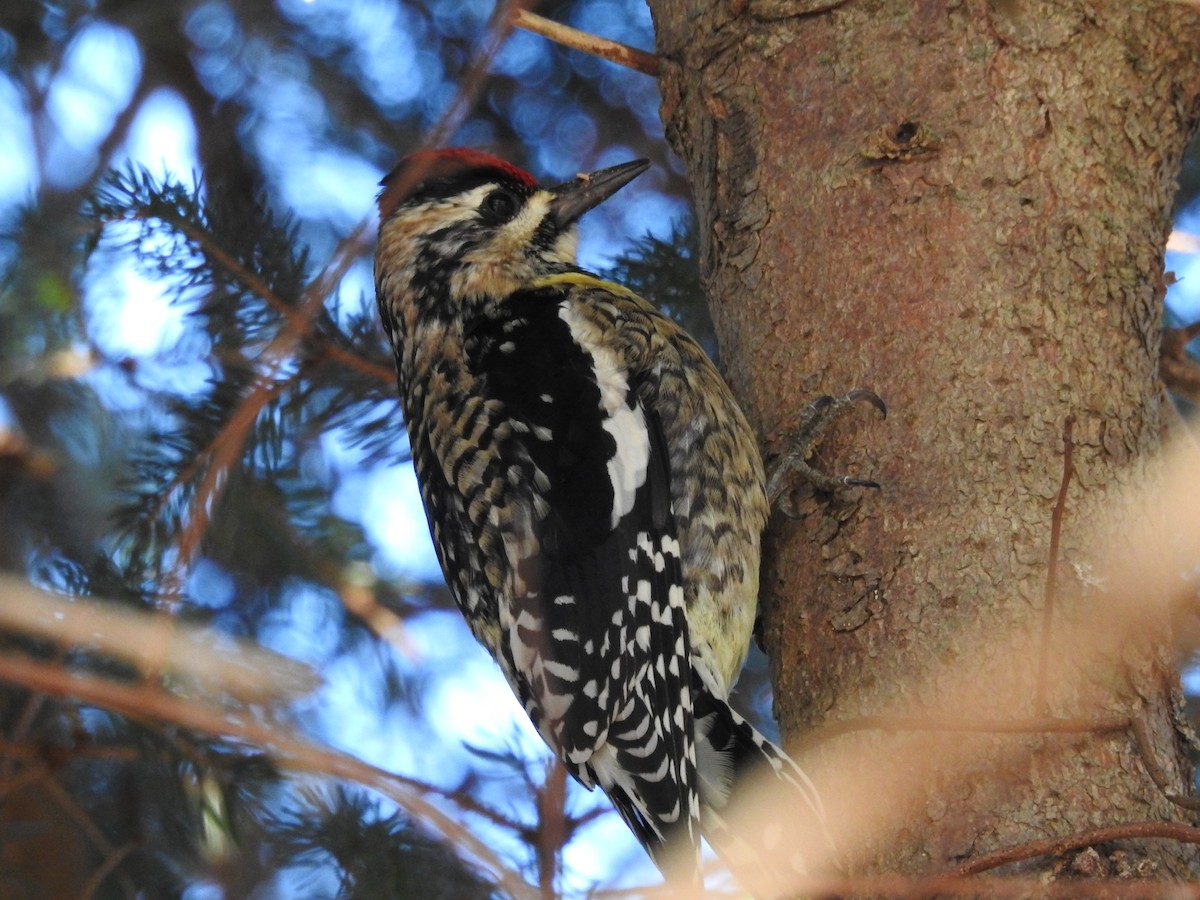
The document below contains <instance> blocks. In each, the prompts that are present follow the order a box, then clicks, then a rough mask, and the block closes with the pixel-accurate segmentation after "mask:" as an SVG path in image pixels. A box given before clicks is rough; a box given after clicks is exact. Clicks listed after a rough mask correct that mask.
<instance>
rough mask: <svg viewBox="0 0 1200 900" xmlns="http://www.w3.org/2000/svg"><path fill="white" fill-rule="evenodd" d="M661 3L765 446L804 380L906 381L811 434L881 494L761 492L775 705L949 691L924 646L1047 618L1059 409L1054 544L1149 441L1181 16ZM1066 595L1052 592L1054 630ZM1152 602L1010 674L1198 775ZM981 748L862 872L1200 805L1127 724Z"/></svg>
mask: <svg viewBox="0 0 1200 900" xmlns="http://www.w3.org/2000/svg"><path fill="white" fill-rule="evenodd" d="M650 6H651V8H652V11H653V13H654V17H655V24H656V28H657V33H658V50H659V54H660V56H661V57H662V59H663V63H664V69H663V75H662V89H663V95H664V98H665V99H664V105H663V118H664V121H665V122H666V125H667V129H668V134H669V136H670V139H671V140H672V142H673V144H674V146H675V149H676V150H677V151H678V152H679V153H680V155H681V156H682V158H683V159H684V161H685V162H686V165H687V168H688V171H689V174H690V176H691V180H692V185H693V190H694V192H695V198H696V203H697V206H698V209H699V216H700V222H701V228H702V234H703V235H704V245H703V253H704V266H705V273H706V278H707V285H708V288H709V291H710V298H711V301H712V305H713V310H714V320H715V322H716V326H717V331H718V336H719V339H720V343H721V352H722V361H723V364H724V366H725V369H726V374H727V377H728V378H729V380H730V383H731V385H732V386H733V388H734V391H735V393H736V394H737V395H738V397H739V398H740V399H741V400H742V401H743V403H744V405H745V407H746V410H747V413H748V415H749V416H750V418H751V420H752V421H753V422H755V424H756V425H757V427H759V428H760V430H761V434H762V436H763V438H764V442H765V443H769V438H770V436H773V435H779V434H786V433H787V431H788V429H789V426H790V424H791V423H792V422H793V421H794V420H795V417H796V416H797V415H798V413H799V411H800V410H801V409H802V408H803V406H804V404H805V403H806V402H807V401H808V400H809V399H811V398H812V397H813V396H814V395H816V394H818V393H822V392H830V393H840V392H843V391H845V390H847V389H849V388H851V387H871V388H874V389H876V390H877V391H878V392H879V393H880V394H881V395H883V396H884V398H885V399H886V400H887V402H888V404H889V406H890V408H891V415H890V416H889V418H888V420H887V421H886V422H882V423H881V422H878V420H877V417H874V416H873V414H871V413H870V412H869V411H864V412H863V413H862V414H861V415H859V416H857V417H855V418H852V419H847V420H843V422H842V423H841V424H840V425H839V426H838V428H837V429H836V432H837V433H836V436H834V437H833V438H832V439H831V440H829V441H827V443H826V445H825V448H824V450H823V452H822V454H821V464H822V466H823V467H824V468H825V469H826V470H829V471H834V470H836V471H838V472H852V473H854V474H858V475H863V476H867V477H872V478H876V479H877V480H879V481H880V482H881V483H882V484H883V485H884V488H883V490H882V491H881V492H879V493H862V492H859V493H857V494H855V493H849V494H847V495H845V496H843V497H839V498H836V499H831V498H823V497H814V498H812V499H810V500H809V501H808V502H807V504H806V509H807V511H808V515H806V516H805V517H804V518H803V519H801V520H798V521H790V520H785V519H782V518H781V517H779V516H776V517H775V519H773V520H772V527H771V529H770V533H769V552H768V559H767V562H766V564H765V566H764V613H765V642H766V649H767V651H768V653H769V655H770V656H771V658H772V665H773V674H774V679H775V687H776V696H777V707H778V713H779V716H780V721H781V726H782V728H783V731H784V734H785V735H786V736H788V737H790V738H792V739H798V738H801V737H802V736H804V735H805V734H808V733H810V732H811V731H812V729H813V728H814V727H815V726H818V725H820V724H823V723H824V724H828V723H829V722H838V721H846V720H852V719H854V718H855V717H858V716H862V715H879V714H887V713H889V712H890V711H892V710H894V709H895V708H896V707H897V704H899V703H900V702H901V701H903V703H904V704H906V705H907V706H906V708H911V707H913V706H914V705H915V707H916V708H921V706H922V704H924V703H926V702H928V703H929V704H935V703H936V702H937V701H938V697H937V693H938V685H939V681H938V679H937V678H933V679H932V680H930V679H926V680H924V681H922V680H921V679H922V677H924V676H926V675H927V674H928V673H929V672H931V671H934V670H935V669H936V668H937V667H939V666H946V665H950V666H954V665H962V666H971V667H978V668H979V669H981V670H983V671H987V670H988V669H989V667H992V666H1002V665H1003V663H1004V660H1003V659H996V658H994V657H996V656H997V655H1000V654H1004V653H1007V652H1008V650H1007V649H1004V648H1008V647H1009V644H1008V643H1007V642H1005V641H999V640H998V641H997V642H996V645H995V646H990V645H989V643H988V642H987V641H982V642H981V641H979V640H978V635H979V634H980V633H983V634H985V635H986V634H993V633H994V634H996V635H1008V634H1010V633H1011V629H1012V628H1013V623H1017V622H1021V621H1022V620H1023V619H1028V620H1029V621H1030V623H1031V624H1030V627H1029V641H1031V642H1032V641H1038V640H1040V636H1039V634H1038V632H1037V627H1036V622H1037V621H1038V616H1039V615H1040V613H1039V612H1038V611H1039V610H1040V609H1041V607H1042V605H1043V602H1044V596H1045V580H1046V574H1047V566H1048V559H1049V544H1050V535H1051V517H1052V512H1053V509H1054V505H1055V498H1056V495H1057V492H1058V489H1059V485H1060V482H1061V479H1062V474H1063V440H1062V435H1063V427H1064V421H1065V420H1066V419H1067V417H1068V416H1073V417H1074V419H1075V424H1074V440H1075V443H1076V448H1075V454H1074V462H1075V466H1076V469H1077V471H1076V476H1075V478H1074V480H1073V481H1072V482H1071V483H1070V487H1069V491H1068V494H1067V508H1066V513H1067V514H1066V516H1065V518H1064V521H1063V532H1062V541H1063V543H1062V553H1061V558H1062V559H1064V560H1065V561H1067V562H1068V563H1080V564H1084V565H1086V564H1087V563H1088V555H1087V554H1088V552H1089V550H1088V548H1087V547H1086V546H1085V545H1084V534H1085V530H1086V529H1085V527H1084V526H1085V525H1086V524H1087V523H1088V521H1089V519H1091V518H1092V517H1095V516H1096V515H1098V514H1103V511H1104V510H1105V507H1106V497H1111V492H1112V491H1113V490H1114V489H1115V488H1118V487H1121V486H1123V485H1125V484H1127V483H1128V482H1129V481H1130V479H1131V478H1133V477H1135V476H1136V475H1138V474H1139V472H1141V471H1144V470H1145V469H1146V468H1147V466H1148V465H1150V463H1149V460H1151V459H1153V456H1154V454H1155V452H1156V450H1157V449H1158V425H1159V403H1160V389H1159V386H1158V383H1157V362H1158V348H1159V337H1158V335H1159V326H1160V316H1161V301H1162V296H1163V293H1164V286H1163V279H1162V254H1163V247H1164V241H1165V238H1166V235H1167V233H1168V229H1169V212H1170V207H1171V201H1172V196H1173V188H1174V179H1175V176H1176V173H1177V167H1178V164H1179V159H1180V156H1181V153H1182V151H1183V149H1184V147H1185V144H1186V142H1187V140H1188V138H1189V135H1190V134H1191V130H1192V127H1193V124H1194V122H1195V118H1196V114H1197V93H1198V91H1200V58H1198V57H1200V50H1198V48H1200V14H1198V13H1197V12H1196V11H1195V10H1193V9H1189V8H1185V7H1182V6H1179V5H1175V4H1169V3H1165V2H1149V3H1131V2H1128V0H1110V2H1102V0H1094V2H1084V0H1056V2H1049V0H1046V2H1038V0H991V2H987V0H842V2H811V0H810V2H783V0H776V2H771V0H758V2H756V0H741V2H738V0H732V2H703V3H701V2H696V0H650ZM1068 568H1069V567H1068ZM1083 594H1084V595H1085V598H1084V599H1083V600H1081V601H1079V602H1080V603H1086V591H1084V592H1083ZM1078 615H1079V610H1078V609H1076V610H1075V612H1072V611H1071V610H1070V609H1069V608H1068V609H1065V610H1064V611H1063V612H1062V613H1061V614H1060V615H1059V616H1058V618H1057V619H1056V628H1055V629H1054V631H1053V632H1052V633H1051V636H1050V640H1051V646H1052V647H1053V642H1054V641H1055V640H1069V637H1068V635H1069V626H1070V623H1071V621H1072V620H1073V617H1078ZM1162 624H1163V626H1164V627H1163V629H1161V630H1160V631H1159V639H1158V641H1157V645H1156V646H1155V648H1154V649H1153V650H1151V651H1150V652H1138V653H1132V652H1129V653H1125V654H1123V655H1122V658H1120V659H1114V660H1113V661H1112V663H1111V665H1108V666H1107V667H1105V668H1104V673H1103V674H1102V675H1098V674H1097V673H1096V672H1095V671H1091V670H1089V671H1088V672H1086V673H1081V677H1080V678H1078V679H1074V680H1071V681H1065V682H1062V683H1059V682H1056V683H1055V686H1054V688H1053V690H1051V691H1050V692H1049V697H1048V698H1047V702H1046V704H1045V705H1043V706H1041V707H1040V708H1039V706H1038V705H1036V704H1035V703H1034V694H1035V691H1036V685H1035V676H1034V674H1033V673H1032V672H1029V673H1027V677H1024V676H1022V677H1020V678H1017V679H1016V682H1017V683H1010V684H1006V685H1005V686H1006V687H1013V688H1015V689H1016V690H1018V691H1020V692H1023V696H1027V697H1028V698H1029V706H1028V709H1027V710H1025V714H1026V715H1030V716H1033V715H1038V714H1040V713H1041V712H1049V713H1050V714H1053V715H1059V716H1061V715H1071V714H1076V713H1077V712H1078V711H1079V710H1081V709H1085V708H1086V709H1087V710H1088V711H1089V713H1095V712H1096V711H1097V709H1100V710H1102V711H1104V712H1106V713H1111V714H1113V715H1135V716H1136V717H1138V718H1140V719H1142V720H1144V721H1145V722H1146V723H1147V731H1148V733H1149V735H1150V738H1151V743H1152V744H1153V755H1154V757H1155V759H1156V760H1157V762H1158V763H1159V764H1160V765H1161V766H1162V767H1163V768H1164V769H1165V770H1166V773H1167V777H1168V779H1169V781H1170V783H1171V786H1172V789H1174V790H1176V791H1178V792H1179V793H1187V792H1188V791H1189V790H1190V785H1191V781H1192V777H1193V776H1192V769H1191V766H1190V764H1189V763H1188V762H1187V760H1186V758H1185V755H1184V747H1183V746H1182V739H1181V738H1180V737H1179V736H1178V732H1177V729H1176V727H1175V724H1176V723H1175V722H1174V719H1173V713H1172V699H1173V697H1174V696H1175V695H1176V693H1177V687H1178V684H1177V675H1176V674H1175V670H1174V666H1173V662H1172V649H1171V646H1170V642H1169V637H1168V635H1167V632H1166V630H1165V623H1162ZM996 671H1001V669H996ZM1007 680H1008V681H1009V682H1012V679H1011V677H1009V678H1008V679H1007ZM985 684H986V683H985ZM1085 698H1086V701H1087V702H1086V703H1085ZM1089 703H1090V705H1088V704H1089ZM972 705H973V706H974V708H964V709H962V710H961V714H962V715H963V716H964V717H966V718H980V717H987V716H988V715H989V708H988V693H987V689H986V687H985V688H984V689H983V690H982V691H980V692H979V694H978V697H977V702H976V704H972ZM877 740H882V737H881V736H880V735H878V734H874V733H871V732H869V731H868V732H860V733H856V734H855V735H852V736H849V737H844V738H839V739H838V741H835V742H831V743H827V744H825V745H822V746H823V748H824V749H823V751H821V752H825V753H826V754H836V753H837V752H838V751H837V750H836V749H830V748H831V747H833V745H835V744H838V742H843V741H857V742H859V745H860V746H861V745H862V742H870V741H877ZM946 740H948V741H954V740H956V738H954V737H952V736H951V737H947V738H946ZM882 746H883V745H881V748H882ZM1014 746H1015V747H1017V748H1018V749H1019V750H1020V752H1019V753H1015V754H1014V752H1013V751H1014ZM880 752H881V754H883V753H886V752H887V751H886V750H883V749H881V751H880ZM973 752H976V753H977V754H978V756H979V759H978V764H977V771H978V773H980V774H979V776H976V777H972V778H970V779H966V780H964V779H963V777H962V773H961V772H958V773H956V774H953V775H950V776H947V777H946V778H944V779H943V778H938V777H936V776H935V777H932V778H930V779H929V782H928V783H927V784H925V785H923V788H922V789H923V792H924V794H925V802H924V804H923V805H922V807H921V808H920V810H919V813H918V814H917V815H914V816H911V817H909V818H908V820H907V821H906V822H904V824H903V825H902V826H898V827H897V829H896V830H895V831H894V832H893V833H891V834H889V835H887V836H886V837H881V838H877V839H875V840H874V842H873V843H871V844H870V846H869V847H868V848H866V850H865V852H863V853H862V854H861V856H860V857H859V858H860V862H861V864H862V866H863V867H864V868H867V869H879V868H886V869H890V870H898V871H910V872H913V871H929V870H938V869H941V868H944V867H945V866H946V865H947V864H948V863H950V862H953V861H956V860H961V859H966V858H970V857H971V856H973V855H976V854H978V853H982V852H986V851H990V850H994V849H996V848H999V847H1005V846H1009V845H1013V844H1017V843H1019V842H1021V841H1024V840H1029V839H1033V838H1042V837H1047V836H1052V835H1061V834H1068V833H1071V832H1073V831H1077V830H1080V829H1082V828H1085V827H1092V826H1097V825H1102V824H1114V823H1119V822H1127V821H1137V820H1147V819H1152V820H1175V821H1188V818H1187V814H1186V813H1184V812H1182V811H1180V810H1179V809H1178V808H1177V807H1175V806H1173V805H1172V804H1171V803H1170V802H1168V801H1167V800H1166V799H1165V798H1164V796H1163V792H1162V791H1161V790H1159V789H1158V788H1156V787H1155V785H1154V784H1153V783H1152V781H1151V780H1150V777H1149V776H1148V774H1147V770H1146V766H1145V764H1144V762H1143V760H1142V759H1141V757H1140V756H1139V754H1138V752H1137V749H1136V747H1135V745H1134V742H1133V740H1132V739H1131V737H1130V735H1129V733H1128V732H1126V731H1115V732H1109V733H1103V734H1088V733H1084V734H1073V735H1053V734H1033V735H1025V736H1020V735H1016V736H995V737H992V738H989V739H985V740H981V741H980V742H979V747H978V748H977V749H976V750H975V751H973ZM818 756H820V753H818ZM1093 857H1095V854H1089V856H1088V860H1089V865H1091V866H1092V868H1091V869H1089V871H1094V872H1099V873H1101V874H1104V873H1109V874H1118V870H1120V871H1122V872H1124V871H1136V872H1137V873H1139V874H1156V875H1158V876H1159V877H1163V876H1168V875H1170V874H1176V875H1194V874H1195V873H1196V872H1197V870H1198V867H1197V856H1196V854H1195V852H1194V848H1192V847H1188V846H1183V845H1178V844H1173V843H1169V842H1131V843H1129V844H1127V845H1122V846H1121V847H1117V848H1114V847H1111V846H1110V847H1107V848H1101V851H1100V856H1099V858H1098V862H1095V863H1094V865H1093V862H1092V861H1093ZM1058 864H1061V863H1055V862H1054V861H1046V860H1042V861H1041V863H1040V864H1039V865H1040V866H1041V867H1042V868H1049V867H1051V866H1052V865H1058ZM1130 867H1132V868H1130Z"/></svg>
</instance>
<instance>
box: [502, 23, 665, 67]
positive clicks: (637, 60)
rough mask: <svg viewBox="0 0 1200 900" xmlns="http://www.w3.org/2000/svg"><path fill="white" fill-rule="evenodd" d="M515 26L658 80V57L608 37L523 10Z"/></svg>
mask: <svg viewBox="0 0 1200 900" xmlns="http://www.w3.org/2000/svg"><path fill="white" fill-rule="evenodd" d="M514 24H516V26H517V27H518V28H523V29H524V30H525V31H529V32H532V33H533V34H540V35H541V36H542V37H544V38H549V39H550V40H552V41H554V43H556V44H562V46H564V47H570V48H571V49H572V50H580V51H582V52H583V53H589V54H591V55H592V56H598V57H600V58H601V59H606V60H608V61H609V62H614V63H616V64H617V65H619V66H625V67H626V68H628V69H633V70H634V71H635V72H641V73H642V74H643V75H649V76H650V77H651V78H657V77H658V71H659V66H658V57H657V56H655V55H654V54H653V53H647V52H646V51H645V50H639V49H637V48H636V47H630V46H629V45H628V44H621V43H618V42H617V41H610V40H609V39H608V38H602V37H599V36H597V35H594V34H589V33H588V32H586V31H580V30H579V29H578V28H572V27H571V26H570V25H561V24H559V23H558V22H554V21H551V20H550V19H547V18H545V17H543V16H539V15H538V14H537V13H531V12H529V11H528V10H524V9H522V10H518V11H517V14H516V17H515V19H514Z"/></svg>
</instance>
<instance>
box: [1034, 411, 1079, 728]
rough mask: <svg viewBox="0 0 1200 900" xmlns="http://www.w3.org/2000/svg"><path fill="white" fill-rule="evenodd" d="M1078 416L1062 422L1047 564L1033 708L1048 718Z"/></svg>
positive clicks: (1070, 416) (1068, 417)
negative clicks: (1052, 644) (1058, 476)
mask: <svg viewBox="0 0 1200 900" xmlns="http://www.w3.org/2000/svg"><path fill="white" fill-rule="evenodd" d="M1074 430H1075V416H1073V415H1068V416H1067V417H1066V419H1065V420H1063V435H1062V439H1063V464H1062V478H1061V479H1060V480H1059V484H1058V497H1057V499H1055V501H1054V512H1053V513H1051V516H1050V551H1049V559H1048V560H1047V561H1046V590H1045V594H1044V597H1043V601H1042V634H1041V644H1040V645H1039V648H1038V649H1039V655H1038V671H1037V689H1036V691H1037V692H1036V694H1035V695H1034V708H1035V709H1037V711H1038V712H1039V713H1041V714H1042V715H1045V714H1046V713H1047V712H1048V710H1047V709H1046V684H1047V673H1048V672H1049V670H1050V628H1051V626H1052V625H1053V622H1054V601H1055V599H1056V598H1057V597H1058V556H1059V544H1060V542H1061V540H1062V526H1063V517H1064V516H1065V515H1066V511H1067V489H1068V488H1069V487H1070V486H1071V478H1072V476H1073V475H1074V474H1075V442H1074V439H1073V433H1074Z"/></svg>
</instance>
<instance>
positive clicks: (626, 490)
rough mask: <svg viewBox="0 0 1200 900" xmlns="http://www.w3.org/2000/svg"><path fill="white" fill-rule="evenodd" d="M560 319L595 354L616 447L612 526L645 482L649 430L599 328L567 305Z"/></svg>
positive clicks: (609, 429) (611, 471)
mask: <svg viewBox="0 0 1200 900" xmlns="http://www.w3.org/2000/svg"><path fill="white" fill-rule="evenodd" d="M559 316H560V318H562V320H563V321H564V322H566V323H567V327H568V328H570V329H571V337H572V338H574V339H575V342H576V343H577V344H579V346H580V347H582V348H583V349H584V350H585V351H587V353H588V354H589V355H591V357H592V364H593V370H594V371H595V373H596V381H597V385H598V387H599V388H600V407H601V409H603V410H604V413H605V417H604V423H603V427H604V430H605V431H607V432H608V433H609V434H611V435H612V437H613V440H614V441H615V442H616V445H617V449H616V452H615V453H614V454H613V457H612V459H610V460H609V461H608V480H609V481H610V482H611V483H612V491H613V508H612V519H611V523H610V524H611V526H612V527H613V528H616V527H617V523H618V522H620V521H621V517H622V516H624V515H625V514H626V513H628V512H629V511H630V510H631V509H633V502H634V499H635V498H636V496H637V492H638V489H639V488H640V487H641V486H642V485H643V484H645V483H646V467H647V465H648V464H649V461H650V432H649V430H648V429H647V428H646V416H645V415H644V414H643V412H642V407H641V405H640V404H636V403H635V404H634V405H633V406H632V407H631V406H630V405H629V382H628V380H627V379H626V377H625V375H626V370H625V367H624V365H623V364H622V362H621V360H620V359H619V358H618V357H617V354H615V353H614V352H613V351H611V350H609V349H608V348H607V347H605V346H604V345H602V344H600V343H599V342H598V341H596V339H595V334H596V328H595V325H593V324H592V323H591V322H589V321H587V320H586V319H584V318H583V317H582V316H580V315H579V314H578V312H576V310H575V309H574V307H572V306H571V305H570V304H566V305H564V306H563V307H562V309H561V310H560V312H559Z"/></svg>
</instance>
